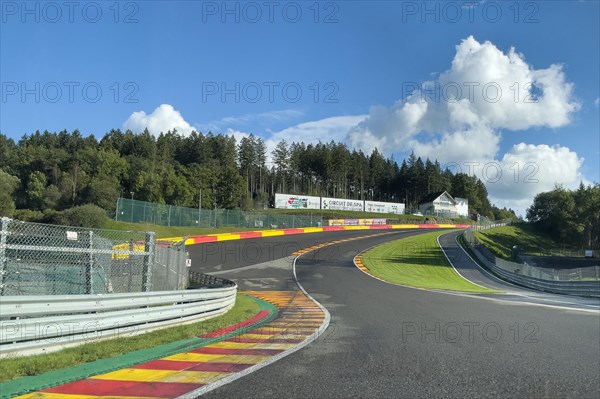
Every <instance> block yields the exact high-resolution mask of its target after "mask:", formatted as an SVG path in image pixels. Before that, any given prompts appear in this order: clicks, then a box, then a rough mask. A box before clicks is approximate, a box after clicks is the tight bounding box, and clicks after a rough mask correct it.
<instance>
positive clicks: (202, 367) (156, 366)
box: [130, 360, 252, 373]
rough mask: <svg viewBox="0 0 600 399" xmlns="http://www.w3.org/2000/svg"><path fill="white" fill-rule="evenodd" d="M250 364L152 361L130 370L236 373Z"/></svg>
mask: <svg viewBox="0 0 600 399" xmlns="http://www.w3.org/2000/svg"><path fill="white" fill-rule="evenodd" d="M250 366H252V365H251V364H241V363H239V364H238V363H218V362H211V363H199V362H185V361H177V360H153V361H151V362H147V363H143V364H138V365H137V366H133V367H130V368H132V369H144V370H174V371H183V370H191V371H215V372H219V373H221V372H225V373H227V372H232V373H234V372H238V371H242V370H244V369H246V368H248V367H250Z"/></svg>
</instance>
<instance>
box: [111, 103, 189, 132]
mask: <svg viewBox="0 0 600 399" xmlns="http://www.w3.org/2000/svg"><path fill="white" fill-rule="evenodd" d="M146 128H147V129H148V131H149V132H150V133H151V134H152V135H154V136H158V135H159V134H160V133H161V132H163V133H166V132H167V131H169V130H171V131H173V129H177V132H178V133H180V134H182V135H188V134H190V133H191V132H192V131H193V130H194V129H193V128H192V126H191V125H190V124H189V123H188V122H186V121H185V119H183V117H182V116H181V114H180V113H179V111H177V110H175V108H173V106H172V105H170V104H161V105H160V106H158V107H157V108H156V109H155V110H154V111H153V112H152V113H150V114H146V113H145V112H144V111H137V112H134V113H132V114H131V115H130V116H129V118H127V120H126V121H125V123H124V124H123V129H129V130H131V131H132V132H135V133H139V132H142V131H143V130H144V129H146Z"/></svg>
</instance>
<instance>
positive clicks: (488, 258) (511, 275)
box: [462, 230, 600, 298]
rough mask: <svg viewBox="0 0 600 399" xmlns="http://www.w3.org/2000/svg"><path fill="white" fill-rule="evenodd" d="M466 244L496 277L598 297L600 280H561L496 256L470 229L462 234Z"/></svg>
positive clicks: (525, 285)
mask: <svg viewBox="0 0 600 399" xmlns="http://www.w3.org/2000/svg"><path fill="white" fill-rule="evenodd" d="M462 236H463V238H464V241H465V243H466V245H467V246H468V247H469V249H470V250H471V251H472V252H473V254H474V255H475V257H476V258H477V259H478V260H479V262H481V263H482V264H483V265H484V266H485V267H486V268H487V269H489V270H490V271H491V272H492V273H494V274H495V275H497V276H498V277H500V278H502V279H504V280H506V281H509V282H511V283H514V284H518V285H521V286H523V287H528V288H533V289H535V290H540V291H546V292H551V293H555V294H567V295H578V296H590V297H598V298H600V280H598V281H561V280H556V279H555V277H557V276H553V275H552V274H550V273H547V272H546V271H544V270H541V269H539V268H535V267H533V266H530V265H527V264H521V263H515V262H509V261H507V260H504V259H500V258H498V257H496V256H495V255H494V254H493V253H492V252H491V251H489V250H488V249H487V248H485V247H484V246H483V245H482V244H481V243H479V241H478V240H477V238H476V237H475V236H474V235H473V232H472V231H471V230H466V231H465V232H464V233H463V234H462Z"/></svg>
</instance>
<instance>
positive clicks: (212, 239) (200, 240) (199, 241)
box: [192, 236, 217, 244]
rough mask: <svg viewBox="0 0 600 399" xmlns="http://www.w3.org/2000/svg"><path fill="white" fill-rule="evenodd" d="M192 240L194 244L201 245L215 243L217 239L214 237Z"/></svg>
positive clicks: (198, 237)
mask: <svg viewBox="0 0 600 399" xmlns="http://www.w3.org/2000/svg"><path fill="white" fill-rule="evenodd" d="M192 238H193V239H194V244H203V243H205V242H215V241H217V237H215V236H195V237H192Z"/></svg>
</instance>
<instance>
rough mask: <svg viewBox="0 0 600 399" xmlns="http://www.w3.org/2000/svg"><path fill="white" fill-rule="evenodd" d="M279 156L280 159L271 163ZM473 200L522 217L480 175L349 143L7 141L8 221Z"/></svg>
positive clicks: (1, 193)
mask: <svg viewBox="0 0 600 399" xmlns="http://www.w3.org/2000/svg"><path fill="white" fill-rule="evenodd" d="M267 155H270V156H271V157H270V158H271V161H268V158H269V157H268V156H267ZM437 191H448V192H449V193H450V194H451V195H453V196H456V197H463V198H467V199H468V200H469V207H470V212H471V213H479V214H481V215H484V216H487V217H489V218H490V219H506V218H514V217H515V215H514V212H512V210H509V209H498V208H497V207H495V206H493V205H492V204H491V203H490V201H489V199H488V193H487V190H486V188H485V185H484V184H483V182H482V181H481V180H479V179H478V178H477V177H474V176H469V175H467V174H463V173H453V172H451V171H450V170H449V169H442V167H441V165H440V163H439V162H437V161H435V160H434V161H431V160H430V159H426V160H425V161H423V160H422V159H421V158H420V157H416V156H415V154H414V153H411V154H410V156H408V157H407V158H406V159H403V160H402V162H400V164H398V162H396V161H395V160H394V159H393V158H392V157H385V156H383V154H381V153H380V152H379V151H378V150H377V149H375V150H373V152H371V153H370V154H365V153H364V152H363V151H361V150H356V149H352V150H350V149H349V148H348V147H347V146H346V145H345V144H343V143H335V142H333V141H331V142H329V143H322V142H320V143H318V144H305V143H303V142H291V143H288V142H286V141H285V140H282V141H280V142H279V143H278V144H277V146H276V147H275V149H274V150H273V151H272V153H271V154H267V148H266V145H265V142H264V140H263V139H262V138H260V137H257V136H254V135H250V136H249V137H244V138H242V139H241V140H240V141H239V143H238V142H236V139H235V138H234V137H232V136H227V135H222V134H216V135H215V134H212V133H210V132H209V133H208V134H202V133H198V132H192V133H191V134H189V135H186V136H184V135H181V134H179V133H177V131H168V132H166V133H161V134H160V135H159V136H158V137H155V136H153V135H152V134H150V133H149V132H148V130H145V131H144V132H142V133H140V134H134V133H133V132H131V131H129V130H127V131H125V132H122V131H121V130H119V129H113V130H111V131H110V132H108V133H106V134H105V135H104V136H103V137H102V138H101V139H100V140H98V139H96V137H95V136H94V135H89V136H85V137H84V136H83V135H82V134H81V133H80V132H79V131H78V130H74V131H72V132H68V131H66V130H63V131H61V132H58V133H54V132H52V133H51V132H48V131H44V132H43V133H40V132H39V131H36V132H35V133H34V134H31V135H24V136H23V137H22V138H21V139H20V140H18V141H17V142H15V141H14V140H12V139H11V138H8V137H7V136H6V135H3V134H1V133H0V214H2V215H13V214H15V212H17V214H20V215H23V214H24V212H25V211H21V212H20V213H19V211H18V210H28V211H29V212H50V213H51V212H52V211H57V210H63V209H67V208H71V207H73V206H77V205H81V204H95V205H97V206H99V207H101V208H103V209H105V210H107V211H114V209H115V204H116V199H117V197H119V196H122V197H128V198H129V197H130V196H132V197H133V198H134V199H138V200H143V201H150V202H158V203H166V204H172V205H179V206H189V207H197V206H198V204H199V200H200V198H199V197H200V195H201V203H202V207H203V208H212V207H215V206H216V207H218V208H227V209H236V208H241V209H244V210H248V209H252V208H255V207H260V208H263V207H267V206H269V204H272V202H273V198H274V195H275V192H281V193H291V194H304V195H315V196H329V197H335V198H348V199H361V200H375V201H389V202H404V203H405V204H406V207H407V208H408V209H416V208H417V206H418V205H417V204H418V201H419V200H420V199H421V198H422V197H424V196H425V195H426V194H428V193H430V192H437Z"/></svg>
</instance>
